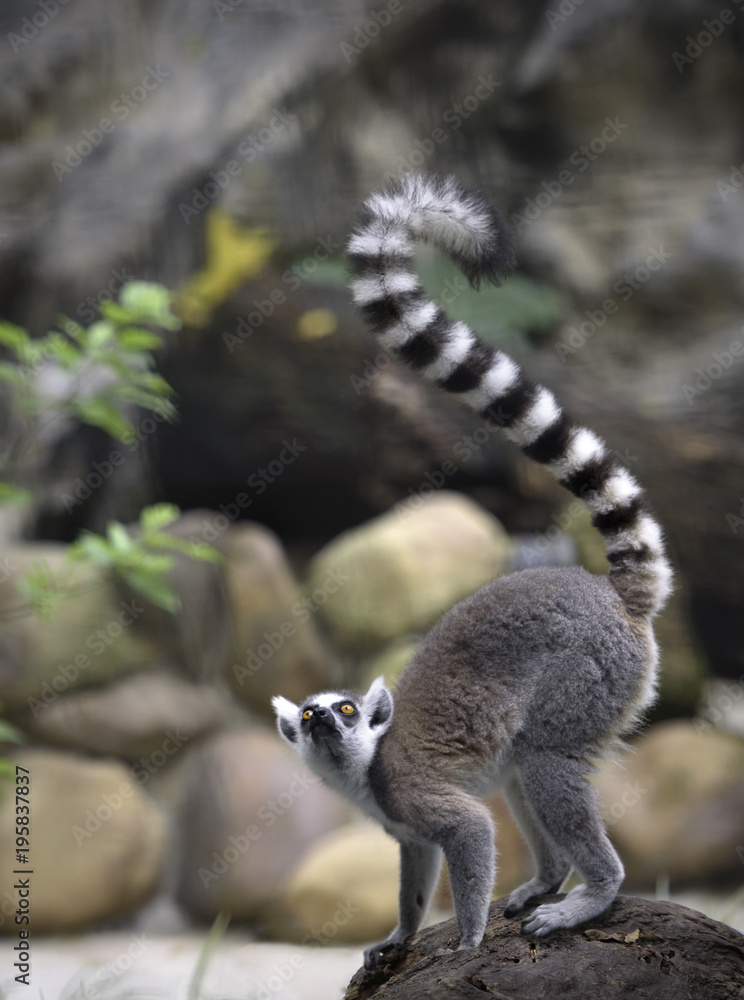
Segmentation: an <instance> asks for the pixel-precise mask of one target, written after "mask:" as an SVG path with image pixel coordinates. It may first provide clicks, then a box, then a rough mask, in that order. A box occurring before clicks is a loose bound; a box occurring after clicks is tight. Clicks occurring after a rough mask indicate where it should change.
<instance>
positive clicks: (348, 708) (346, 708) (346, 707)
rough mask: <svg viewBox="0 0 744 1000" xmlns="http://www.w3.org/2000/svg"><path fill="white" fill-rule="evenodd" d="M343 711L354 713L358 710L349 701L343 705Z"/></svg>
mask: <svg viewBox="0 0 744 1000" xmlns="http://www.w3.org/2000/svg"><path fill="white" fill-rule="evenodd" d="M341 711H342V712H343V713H344V715H353V714H354V712H356V709H355V708H354V706H353V705H350V704H349V702H348V701H347V702H346V703H345V704H344V705H342V706H341Z"/></svg>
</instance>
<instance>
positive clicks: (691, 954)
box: [344, 896, 744, 1000]
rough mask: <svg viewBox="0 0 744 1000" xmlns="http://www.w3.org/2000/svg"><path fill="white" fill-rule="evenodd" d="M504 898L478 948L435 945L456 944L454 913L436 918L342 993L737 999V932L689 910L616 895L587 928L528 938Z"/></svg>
mask: <svg viewBox="0 0 744 1000" xmlns="http://www.w3.org/2000/svg"><path fill="white" fill-rule="evenodd" d="M559 898H562V897H556V896H553V897H546V899H547V901H548V902H551V901H554V900H557V899H559ZM506 902H507V897H505V896H504V897H502V898H501V899H498V900H497V901H496V902H495V903H492V904H491V911H490V915H489V920H488V926H487V927H486V934H485V937H484V939H483V943H482V944H481V945H480V947H478V948H472V949H468V950H466V951H451V952H450V951H446V952H444V953H442V950H443V949H453V948H457V945H458V942H459V931H458V929H457V923H456V922H455V921H454V920H448V921H447V922H446V923H442V924H437V925H436V926H434V927H430V928H428V929H427V930H425V931H423V932H422V933H420V934H418V935H417V936H416V937H414V938H413V939H412V940H411V942H410V947H409V948H408V949H407V950H406V951H404V952H403V953H402V954H401V955H398V956H394V957H393V958H392V959H391V964H390V965H388V966H385V967H384V968H382V969H379V970H376V971H375V972H365V971H364V969H360V970H359V971H358V972H357V973H356V974H355V975H354V977H353V978H352V980H351V983H350V984H349V988H348V989H347V991H346V993H345V997H344V1000H371V998H372V997H374V998H375V1000H425V998H426V1000H450V998H451V1000H466V998H467V1000H487V998H488V997H494V998H498V1000H507V998H514V1000H521V998H526V997H529V998H530V1000H543V998H544V1000H548V998H553V997H559V996H560V997H574V998H576V1000H593V998H595V997H603V998H604V1000H620V998H623V1000H624V998H626V997H629V996H643V997H653V998H654V1000H678V998H679V997H700V998H703V997H704V998H705V1000H740V998H741V995H742V992H741V984H742V977H743V976H744V938H743V937H742V935H741V934H740V933H739V932H738V931H735V930H734V929H733V928H732V927H728V926H727V925H726V924H722V923H719V922H718V921H717V920H711V919H710V918H709V917H705V916H703V914H702V913H698V912H697V911H696V910H690V909H688V908H687V907H685V906H679V905H678V904H676V903H668V902H662V901H659V900H648V899H637V898H636V897H634V896H619V897H618V898H617V899H616V900H615V902H614V903H613V904H612V906H611V907H610V909H609V910H608V911H607V912H606V913H604V914H603V915H602V916H600V917H595V918H594V919H593V920H591V921H589V924H588V926H586V925H584V926H583V927H577V928H573V929H571V930H567V931H557V932H555V933H553V934H551V935H550V936H549V937H547V938H537V939H535V938H530V937H527V936H523V935H522V934H521V933H520V921H519V920H518V919H516V920H514V919H513V920H506V919H505V918H504V916H503V913H504V907H505V905H506ZM527 912H529V911H527ZM438 952H439V953H438Z"/></svg>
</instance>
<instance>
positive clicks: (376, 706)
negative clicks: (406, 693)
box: [364, 677, 393, 735]
mask: <svg viewBox="0 0 744 1000" xmlns="http://www.w3.org/2000/svg"><path fill="white" fill-rule="evenodd" d="M364 714H365V715H366V716H367V718H368V719H369V726H370V729H377V730H379V732H380V735H382V733H384V732H385V730H386V729H387V728H388V726H389V725H390V723H391V722H392V721H393V696H392V695H391V694H390V692H389V691H388V689H387V688H386V687H385V678H384V677H376V678H375V680H373V681H372V684H371V685H370V689H369V691H368V692H367V693H366V694H365V696H364Z"/></svg>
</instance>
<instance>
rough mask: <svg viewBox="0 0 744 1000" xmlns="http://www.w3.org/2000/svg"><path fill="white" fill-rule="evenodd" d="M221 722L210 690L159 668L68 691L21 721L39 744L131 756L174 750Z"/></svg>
mask: <svg viewBox="0 0 744 1000" xmlns="http://www.w3.org/2000/svg"><path fill="white" fill-rule="evenodd" d="M219 720H220V708H219V704H218V701H217V698H216V695H215V692H214V690H213V689H212V688H208V687H206V686H201V687H198V686H197V685H195V684H190V683H189V682H188V681H184V680H182V679H181V678H180V677H178V676H176V675H173V674H171V673H169V672H166V671H163V670H158V671H154V672H153V673H142V674H137V675H135V676H134V677H130V678H127V679H125V680H123V681H120V682H119V683H116V684H112V685H110V686H109V687H105V688H100V689H97V690H94V691H81V692H78V693H76V694H69V695H66V696H65V697H62V698H59V699H57V701H55V702H54V703H53V704H51V705H49V706H48V707H45V708H44V710H43V711H39V712H38V713H37V715H36V717H34V716H33V714H32V713H29V715H28V716H27V717H26V718H25V719H24V720H21V722H22V724H23V723H25V728H27V729H28V730H30V732H31V733H32V735H33V736H34V737H35V738H36V739H38V740H40V741H41V742H43V743H52V744H55V745H57V746H64V747H70V748H72V749H75V750H88V751H92V752H93V753H99V754H113V755H115V756H118V757H128V758H130V759H131V760H135V759H136V758H138V757H142V756H148V757H149V756H150V755H151V754H153V753H156V752H157V751H158V750H163V748H164V745H165V744H167V746H166V747H165V750H164V751H163V752H164V753H168V752H169V751H170V752H172V753H175V751H176V749H179V748H180V747H181V746H182V745H184V744H186V743H188V742H189V740H192V739H194V738H196V737H198V736H201V735H203V734H204V733H207V732H209V731H210V730H212V729H214V728H215V727H216V726H217V724H218V723H219Z"/></svg>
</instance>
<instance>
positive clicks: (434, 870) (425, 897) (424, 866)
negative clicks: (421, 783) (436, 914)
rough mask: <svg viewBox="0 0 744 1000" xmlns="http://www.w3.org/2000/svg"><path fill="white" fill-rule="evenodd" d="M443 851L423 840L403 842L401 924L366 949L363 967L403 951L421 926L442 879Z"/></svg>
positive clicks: (401, 859) (401, 856)
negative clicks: (377, 942)
mask: <svg viewBox="0 0 744 1000" xmlns="http://www.w3.org/2000/svg"><path fill="white" fill-rule="evenodd" d="M441 865H442V851H441V849H440V848H439V847H437V845H436V844H427V843H424V842H423V841H417V842H413V843H412V842H402V843H401V845H400V895H399V900H398V908H399V918H398V926H397V927H396V928H395V930H394V931H393V932H392V934H390V935H389V936H388V937H387V938H385V940H384V941H382V942H381V943H380V944H375V945H372V947H371V948H367V949H365V952H364V968H365V969H366V970H367V971H368V972H371V971H372V970H373V969H376V968H378V967H379V966H381V965H386V964H387V963H388V962H390V961H391V960H392V959H393V958H395V957H397V956H398V955H399V954H400V953H401V952H402V951H404V947H403V946H404V945H405V942H406V941H407V940H408V938H409V937H411V935H412V934H415V933H416V931H417V930H418V929H419V927H420V926H421V921H422V920H423V919H424V916H425V914H426V911H427V909H428V908H429V903H430V901H431V897H432V895H433V893H434V889H435V888H436V885H437V881H438V879H439V870H440V868H441Z"/></svg>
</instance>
